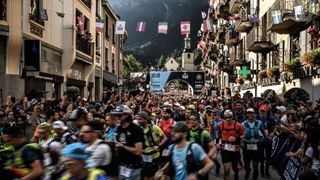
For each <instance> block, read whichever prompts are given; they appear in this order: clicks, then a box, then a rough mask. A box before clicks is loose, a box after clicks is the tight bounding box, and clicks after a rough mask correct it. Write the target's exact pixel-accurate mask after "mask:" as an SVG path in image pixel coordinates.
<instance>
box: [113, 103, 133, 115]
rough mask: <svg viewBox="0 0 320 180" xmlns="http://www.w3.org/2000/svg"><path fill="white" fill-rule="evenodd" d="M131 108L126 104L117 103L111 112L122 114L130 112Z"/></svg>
mask: <svg viewBox="0 0 320 180" xmlns="http://www.w3.org/2000/svg"><path fill="white" fill-rule="evenodd" d="M130 113H131V110H130V108H129V107H128V106H127V105H119V106H117V107H116V108H115V110H114V111H113V112H111V114H115V115H122V114H130Z"/></svg>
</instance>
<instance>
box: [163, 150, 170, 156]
mask: <svg viewBox="0 0 320 180" xmlns="http://www.w3.org/2000/svg"><path fill="white" fill-rule="evenodd" d="M169 153H170V151H169V149H164V150H163V151H162V156H163V157H167V156H169Z"/></svg>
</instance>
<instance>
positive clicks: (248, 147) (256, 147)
mask: <svg viewBox="0 0 320 180" xmlns="http://www.w3.org/2000/svg"><path fill="white" fill-rule="evenodd" d="M247 150H250V151H256V150H258V145H257V144H247Z"/></svg>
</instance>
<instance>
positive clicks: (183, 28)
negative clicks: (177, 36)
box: [180, 21, 191, 35]
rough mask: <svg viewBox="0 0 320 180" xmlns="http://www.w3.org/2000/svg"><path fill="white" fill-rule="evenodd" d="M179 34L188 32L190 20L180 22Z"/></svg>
mask: <svg viewBox="0 0 320 180" xmlns="http://www.w3.org/2000/svg"><path fill="white" fill-rule="evenodd" d="M180 28H181V35H187V34H190V29H191V28H190V21H182V22H181V23H180Z"/></svg>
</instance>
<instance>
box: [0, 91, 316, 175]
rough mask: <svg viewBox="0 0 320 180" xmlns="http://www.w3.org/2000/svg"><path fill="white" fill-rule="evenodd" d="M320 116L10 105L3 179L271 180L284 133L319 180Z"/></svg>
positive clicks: (198, 99)
mask: <svg viewBox="0 0 320 180" xmlns="http://www.w3.org/2000/svg"><path fill="white" fill-rule="evenodd" d="M319 112H320V106H318V105H317V104H316V103H311V102H308V101H303V100H288V99H280V98H277V97H271V98H268V99H264V98H253V97H250V96H249V97H241V96H240V95H239V94H237V95H236V96H233V97H230V96H221V97H211V96H204V95H201V96H187V95H157V94H151V93H149V92H148V91H141V92H139V93H136V94H135V95H130V94H124V93H122V94H118V93H117V92H113V93H111V95H110V97H108V98H107V99H106V100H105V102H90V101H88V100H87V99H85V98H80V97H78V98H76V99H74V100H72V99H69V98H68V97H67V96H63V97H62V98H61V99H50V100H45V101H41V100H39V99H28V98H27V97H23V98H20V99H19V98H18V99H17V100H15V101H13V98H11V97H8V98H7V100H6V101H5V102H3V104H2V105H1V107H0V179H1V180H5V179H10V180H11V179H21V180H29V179H44V180H48V179H62V180H86V179H88V180H94V179H97V180H102V179H115V180H116V179H120V180H123V179H128V180H140V179H144V180H149V179H150V180H152V179H159V180H162V179H168V178H170V177H171V178H174V179H176V180H185V179H190V180H193V179H199V180H207V179H209V178H210V179H214V177H215V176H216V177H223V178H224V179H225V180H230V179H235V180H238V179H245V180H247V179H249V178H250V179H254V180H256V179H259V178H260V177H269V176H270V172H269V171H270V167H271V162H272V156H271V152H272V141H273V139H274V138H277V137H278V136H281V134H284V133H285V134H288V135H289V136H290V137H293V138H296V139H298V140H299V141H301V142H302V145H301V147H300V148H299V149H298V150H297V151H294V152H291V151H288V152H286V156H287V157H297V158H298V159H299V161H300V163H301V164H303V165H305V168H304V170H302V171H301V172H300V174H299V179H301V180H303V179H318V178H319V168H320V163H319V137H320V136H319V130H320V128H319V127H320V125H319V124H320V118H319ZM279 163H281V162H279ZM239 171H244V172H245V173H244V177H243V176H242V175H241V176H240V175H239ZM277 178H278V177H277Z"/></svg>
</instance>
